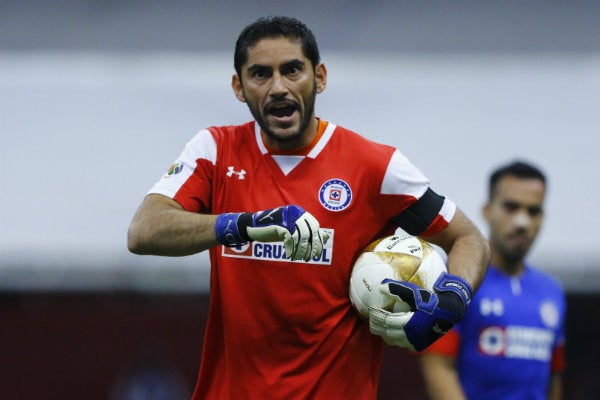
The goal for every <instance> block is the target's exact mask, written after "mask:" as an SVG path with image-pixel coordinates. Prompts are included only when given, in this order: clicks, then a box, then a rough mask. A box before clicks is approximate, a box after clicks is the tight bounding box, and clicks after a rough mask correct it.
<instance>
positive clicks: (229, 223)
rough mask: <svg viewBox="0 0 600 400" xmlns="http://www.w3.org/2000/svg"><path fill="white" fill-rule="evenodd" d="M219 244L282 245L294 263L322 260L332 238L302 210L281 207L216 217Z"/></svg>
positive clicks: (300, 208) (292, 206) (293, 207)
mask: <svg viewBox="0 0 600 400" xmlns="http://www.w3.org/2000/svg"><path fill="white" fill-rule="evenodd" d="M215 232H216V234H217V241H218V242H219V243H221V244H222V245H224V246H228V247H232V246H238V245H241V244H245V243H249V242H251V241H253V240H256V241H258V242H283V245H284V248H285V254H286V257H287V258H290V259H291V260H293V261H295V260H304V261H308V260H310V259H312V258H315V257H321V254H322V253H323V245H324V244H325V243H327V240H328V239H329V235H328V234H327V232H325V231H323V230H321V229H320V227H319V221H317V219H316V218H315V217H313V216H312V215H311V214H310V213H308V212H306V211H305V210H304V209H303V208H302V207H299V206H295V205H288V206H281V207H277V208H272V209H269V210H264V211H257V212H255V213H249V212H244V213H224V214H220V215H219V216H218V217H217V221H216V225H215Z"/></svg>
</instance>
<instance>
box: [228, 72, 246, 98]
mask: <svg viewBox="0 0 600 400" xmlns="http://www.w3.org/2000/svg"><path fill="white" fill-rule="evenodd" d="M231 88H232V89H233V93H234V94H235V97H237V99H238V100H239V101H241V102H242V103H245V102H246V96H244V87H243V86H242V81H241V80H240V77H239V76H238V75H237V74H234V75H233V76H232V77H231Z"/></svg>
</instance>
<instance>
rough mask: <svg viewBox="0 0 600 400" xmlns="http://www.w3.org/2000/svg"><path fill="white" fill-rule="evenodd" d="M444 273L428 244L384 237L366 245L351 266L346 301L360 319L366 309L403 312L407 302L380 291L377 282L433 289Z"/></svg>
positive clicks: (412, 238) (441, 261) (366, 313)
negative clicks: (348, 295)
mask: <svg viewBox="0 0 600 400" xmlns="http://www.w3.org/2000/svg"><path fill="white" fill-rule="evenodd" d="M446 271H447V268H446V264H445V262H444V259H443V258H442V256H441V255H440V254H439V253H438V251H437V250H436V249H435V248H434V247H433V246H432V245H431V244H430V243H428V242H426V241H424V240H423V239H421V238H418V237H416V236H411V235H408V234H403V235H393V236H387V237H384V238H381V239H378V240H375V241H374V242H373V243H371V244H369V245H368V246H367V247H366V248H365V249H364V250H363V252H362V253H361V254H360V255H359V256H358V259H357V260H356V262H355V263H354V265H353V267H352V274H351V276H350V301H351V302H352V304H353V305H354V307H355V308H356V310H357V311H358V312H359V314H360V315H362V316H363V317H368V316H369V307H375V308H381V309H383V310H387V311H391V312H407V311H410V308H409V306H408V304H407V303H405V302H403V301H401V300H394V299H393V298H391V297H390V296H389V295H386V294H384V293H381V292H380V290H379V288H380V284H381V281H383V280H384V279H386V278H391V279H395V280H398V281H405V282H410V283H414V284H416V285H418V286H421V287H423V288H426V289H429V290H433V284H434V283H435V281H436V280H437V278H438V277H439V276H440V275H441V274H442V273H443V272H446Z"/></svg>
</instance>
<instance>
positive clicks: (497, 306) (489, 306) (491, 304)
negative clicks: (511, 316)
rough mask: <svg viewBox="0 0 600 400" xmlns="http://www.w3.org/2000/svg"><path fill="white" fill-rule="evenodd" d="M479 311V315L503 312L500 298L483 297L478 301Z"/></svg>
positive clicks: (499, 314)
mask: <svg viewBox="0 0 600 400" xmlns="http://www.w3.org/2000/svg"><path fill="white" fill-rule="evenodd" d="M479 312H480V313H481V315H495V316H497V317H500V316H502V314H504V303H503V302H502V299H489V298H487V297H484V298H483V299H481V303H479Z"/></svg>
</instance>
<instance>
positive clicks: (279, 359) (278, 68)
mask: <svg viewBox="0 0 600 400" xmlns="http://www.w3.org/2000/svg"><path fill="white" fill-rule="evenodd" d="M234 67H235V72H236V73H235V75H234V76H233V79H232V84H231V86H232V88H233V92H234V94H235V96H236V97H237V98H238V99H239V100H240V101H241V102H244V103H246V104H247V105H248V108H249V109H250V112H251V113H252V116H253V117H254V121H251V122H248V123H246V124H243V125H239V126H221V127H210V128H208V129H205V130H202V131H200V132H199V133H198V134H197V135H196V136H195V137H194V138H192V140H191V141H190V142H189V143H188V144H187V145H186V146H185V149H184V150H183V152H182V153H181V155H180V156H179V158H178V159H177V160H176V162H175V163H174V164H173V165H172V167H171V168H170V169H169V170H168V172H167V173H166V174H165V175H164V176H163V177H162V178H161V179H160V180H159V181H158V182H157V183H156V184H155V185H154V187H153V188H152V189H151V190H150V191H149V193H148V195H147V196H146V197H145V199H144V201H143V202H142V204H141V206H140V208H139V209H138V211H137V213H136V215H135V216H134V218H133V221H132V223H131V225H130V228H129V233H128V246H129V249H130V250H131V251H132V252H134V253H137V254H155V255H167V256H181V255H188V254H194V253H197V252H200V251H204V250H207V249H209V252H210V259H211V282H210V310H209V317H208V322H207V327H206V332H205V337H204V348H203V354H202V362H201V365H200V372H199V376H198V381H197V384H196V389H195V391H194V395H193V398H194V399H236V400H238V399H247V398H253V399H309V398H311V399H312V398H323V399H325V398H327V399H342V398H343V399H375V398H376V396H377V385H378V379H379V369H380V366H381V361H382V353H383V341H384V340H385V341H386V342H388V343H391V344H399V345H400V344H402V345H404V346H407V347H410V348H415V349H417V350H422V349H423V348H425V347H427V346H428V345H429V344H431V342H432V341H434V340H435V339H437V338H438V337H440V336H441V335H442V334H443V333H445V332H446V331H447V330H448V329H449V328H450V327H451V326H452V325H453V324H455V323H456V322H457V321H458V320H460V318H461V316H462V314H463V313H464V310H465V308H466V306H467V304H468V303H469V301H470V297H471V295H472V293H473V291H474V290H475V289H476V288H477V287H478V286H479V284H480V282H481V280H482V279H483V276H484V274H485V270H486V267H487V263H488V260H489V248H488V245H487V243H486V241H485V238H483V236H482V235H481V234H480V233H479V231H478V230H477V228H476V227H475V226H474V224H473V223H472V222H471V221H470V220H469V219H468V218H467V217H466V216H465V215H464V214H463V213H462V212H461V211H460V210H459V209H458V208H457V207H456V205H455V204H454V203H453V202H452V201H451V200H450V199H448V198H445V197H443V196H441V195H438V194H436V193H435V192H434V191H433V190H432V189H431V188H430V185H429V181H428V180H427V179H426V177H425V176H424V175H423V174H422V173H421V172H420V170H419V169H417V168H416V167H415V166H413V165H412V164H411V163H410V162H409V161H408V160H407V159H406V157H404V156H403V155H402V154H401V153H400V152H399V151H398V150H397V149H395V148H393V147H390V146H385V145H382V144H377V143H374V142H371V141H369V140H367V139H365V138H363V137H361V136H359V135H358V134H356V133H354V132H351V131H349V130H347V129H345V128H342V127H341V126H338V125H336V124H334V123H332V122H328V121H325V120H323V119H321V118H317V117H316V115H315V110H314V105H315V98H316V95H317V94H319V93H321V92H323V90H324V89H325V86H326V84H327V69H326V68H325V65H324V64H323V63H322V62H321V61H320V56H319V51H318V47H317V43H316V40H315V38H314V36H313V34H312V33H311V31H310V30H309V29H308V28H307V27H306V26H305V25H304V24H303V23H301V22H300V21H298V20H296V19H293V18H287V17H268V18H261V19H259V20H257V21H255V22H254V23H252V24H250V25H248V26H247V27H246V28H245V29H244V30H243V31H242V32H241V33H240V35H239V37H238V40H237V42H236V47H235V54H234ZM257 210H260V211H257ZM397 227H402V228H403V229H404V230H406V231H408V232H409V233H412V234H414V235H421V236H424V237H426V238H427V240H429V241H431V242H433V243H436V244H438V245H440V246H441V247H442V248H444V249H445V250H446V252H447V253H448V256H449V273H448V274H444V275H443V276H441V277H440V279H439V280H438V282H437V283H436V289H435V290H434V291H431V292H430V291H423V290H419V289H418V288H417V287H415V286H411V285H409V284H404V283H402V282H389V283H386V284H385V285H381V287H380V288H376V289H377V290H382V291H385V292H386V293H387V294H389V295H390V296H392V297H393V298H403V299H406V300H408V301H410V300H411V299H412V303H413V305H414V307H413V312H412V313H410V314H406V313H404V314H402V315H397V314H393V313H389V312H386V311H384V310H376V309H375V310H373V311H372V314H371V316H370V318H369V321H364V320H362V319H361V318H360V317H359V315H358V313H357V312H356V311H355V310H354V309H353V308H352V305H351V303H350V300H349V295H348V285H349V279H350V270H351V268H352V264H353V261H354V260H355V259H356V257H357V255H358V254H359V252H360V251H361V250H362V249H363V248H364V247H365V246H366V245H367V244H368V243H370V242H371V241H372V240H373V239H375V238H378V237H381V236H384V235H389V234H392V233H393V232H394V230H395V229H396V228H397ZM370 331H373V333H375V335H374V334H371V332H370ZM382 339H383V340H382Z"/></svg>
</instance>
